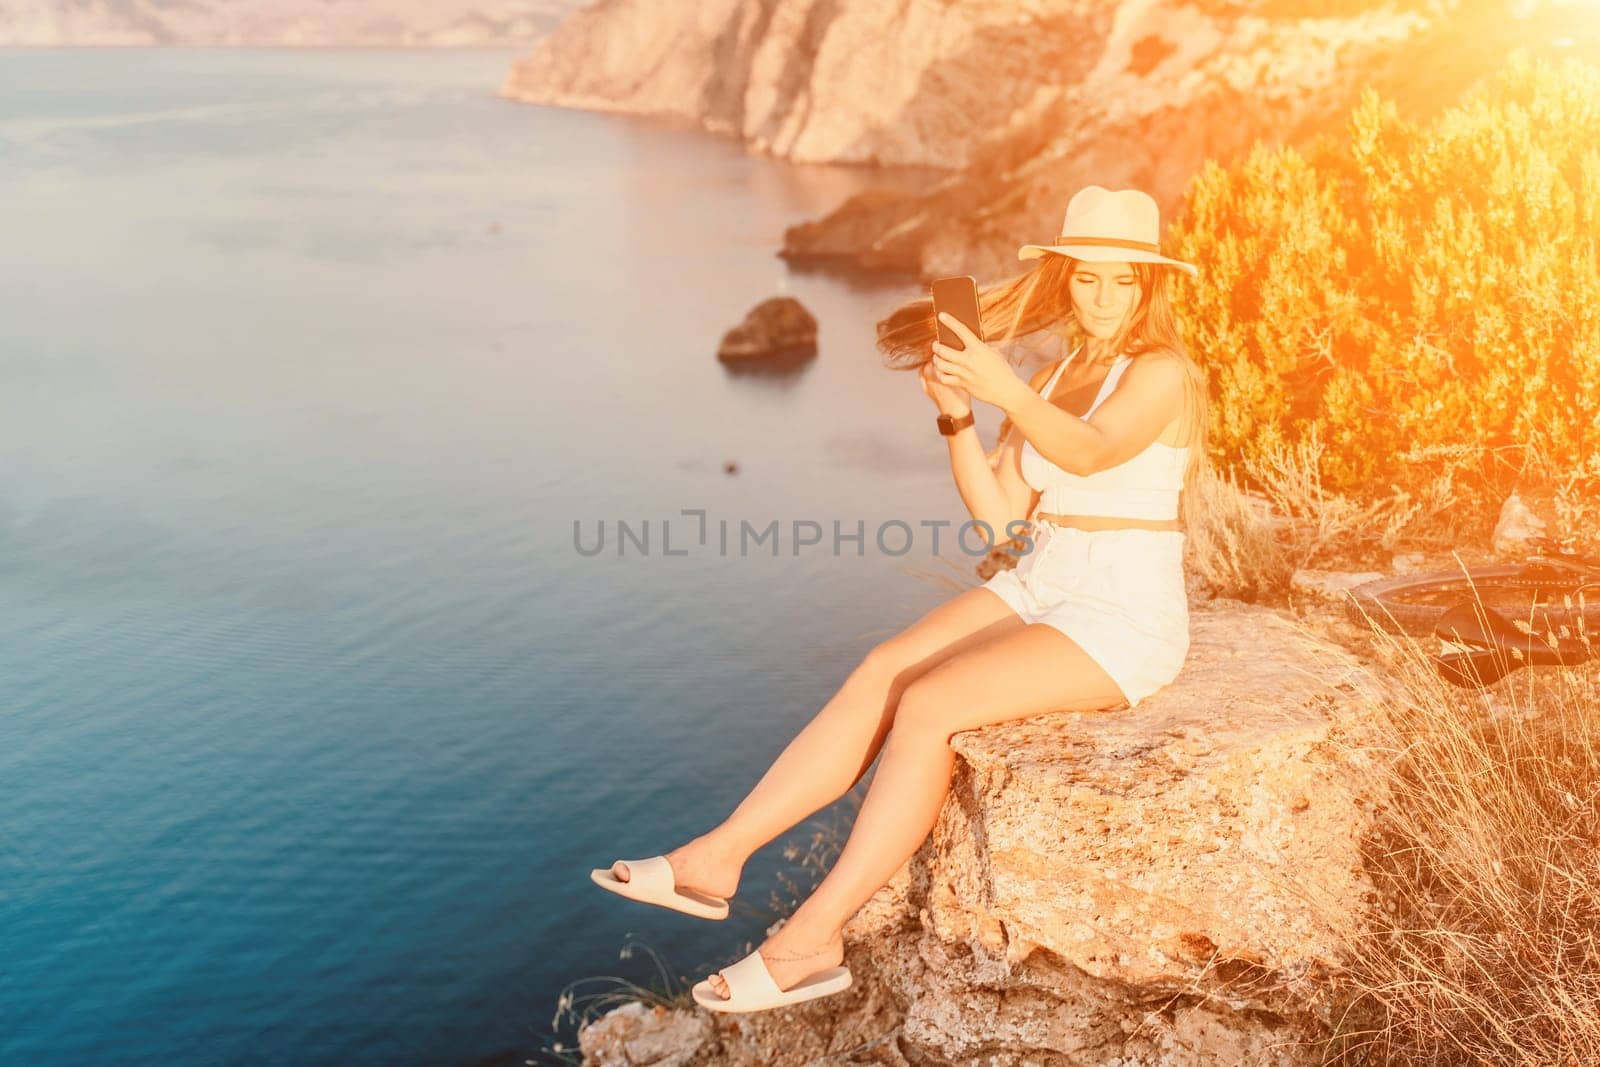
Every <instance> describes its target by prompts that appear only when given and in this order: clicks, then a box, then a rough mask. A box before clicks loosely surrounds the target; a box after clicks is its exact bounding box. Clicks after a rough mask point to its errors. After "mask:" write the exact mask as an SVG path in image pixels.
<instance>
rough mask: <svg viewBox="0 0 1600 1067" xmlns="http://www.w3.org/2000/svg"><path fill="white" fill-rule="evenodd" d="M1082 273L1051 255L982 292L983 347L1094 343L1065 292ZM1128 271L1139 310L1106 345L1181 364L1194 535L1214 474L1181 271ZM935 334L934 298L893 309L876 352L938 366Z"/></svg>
mask: <svg viewBox="0 0 1600 1067" xmlns="http://www.w3.org/2000/svg"><path fill="white" fill-rule="evenodd" d="M1077 266H1078V261H1077V260H1076V259H1073V258H1072V257H1070V256H1064V255H1060V254H1059V253H1048V254H1046V255H1044V256H1042V257H1040V259H1039V260H1038V261H1037V263H1036V265H1035V267H1034V269H1032V270H1029V271H1024V272H1023V273H1021V274H1019V275H1017V276H1016V277H1013V278H1009V279H1007V280H1005V281H1003V282H997V283H995V284H993V285H988V286H983V287H981V288H979V290H978V311H979V315H980V317H981V318H982V321H983V339H984V341H985V342H987V343H989V344H991V345H995V346H996V347H997V348H1002V350H1003V349H1004V346H1007V345H1010V344H1011V343H1012V341H1013V339H1014V338H1015V337H1017V336H1018V335H1021V336H1024V337H1026V336H1028V335H1029V334H1033V333H1037V332H1041V331H1043V332H1047V333H1051V334H1054V335H1056V336H1059V337H1061V338H1063V339H1064V340H1065V341H1066V343H1067V346H1068V347H1067V351H1071V350H1072V349H1073V348H1076V347H1077V346H1078V345H1079V344H1080V343H1084V344H1086V343H1087V342H1088V341H1089V340H1090V338H1089V335H1088V333H1087V332H1086V331H1085V330H1084V329H1083V326H1082V325H1081V324H1080V323H1079V322H1078V317H1077V315H1075V314H1073V310H1072V293H1071V291H1070V290H1069V289H1068V284H1067V283H1068V280H1069V279H1070V278H1071V277H1072V272H1073V271H1074V270H1076V269H1077ZM1129 266H1131V267H1132V268H1133V272H1134V274H1135V275H1136V276H1137V277H1138V279H1139V290H1140V291H1139V304H1138V306H1137V307H1135V308H1134V309H1133V312H1132V314H1130V315H1129V316H1128V317H1127V318H1126V319H1125V320H1124V321H1123V324H1122V326H1121V327H1120V328H1119V329H1118V331H1117V333H1116V335H1115V336H1113V337H1112V338H1111V339H1110V340H1109V341H1108V342H1107V344H1108V345H1109V347H1110V351H1113V352H1120V353H1125V354H1127V355H1129V356H1131V357H1134V358H1138V357H1139V356H1140V355H1143V354H1147V353H1151V352H1171V353H1173V354H1174V355H1176V356H1177V357H1178V358H1179V359H1180V360H1181V361H1182V364H1183V367H1184V370H1185V372H1186V373H1185V374H1184V412H1183V413H1184V414H1185V415H1192V416H1193V417H1192V418H1191V419H1190V423H1189V425H1190V433H1189V440H1188V441H1187V442H1186V444H1187V445H1188V446H1189V460H1188V463H1187V464H1186V465H1185V466H1184V473H1183V493H1182V503H1181V505H1180V507H1181V511H1182V515H1183V526H1184V529H1186V530H1193V529H1197V528H1198V526H1199V520H1200V515H1199V514H1198V509H1199V506H1200V500H1201V497H1202V494H1201V492H1199V483H1200V481H1201V479H1203V478H1206V477H1208V476H1210V475H1211V473H1212V471H1211V461H1210V457H1209V456H1208V455H1207V451H1206V447H1207V441H1208V439H1209V433H1208V429H1209V423H1210V409H1209V405H1208V403H1207V400H1206V395H1207V389H1206V375H1205V371H1204V370H1202V369H1201V367H1200V365H1199V364H1198V363H1196V362H1195V361H1194V358H1193V357H1191V356H1190V355H1189V350H1188V348H1187V346H1185V345H1184V343H1183V339H1182V337H1181V336H1180V335H1179V333H1178V319H1177V316H1176V314H1174V312H1173V310H1172V301H1171V299H1170V297H1169V296H1168V285H1169V279H1170V278H1171V276H1172V274H1173V272H1174V271H1175V270H1176V269H1177V268H1175V267H1169V266H1166V265H1164V264H1160V263H1131V264H1129ZM938 328H939V322H938V319H937V318H936V317H935V316H934V311H933V298H932V297H931V296H924V297H919V298H917V299H915V300H911V301H908V302H907V303H904V304H902V305H900V306H899V307H897V308H895V309H894V310H893V311H892V312H890V313H889V315H888V317H887V318H885V319H883V320H882V321H880V322H879V323H878V326H877V331H878V341H877V345H878V350H879V351H880V352H881V353H883V355H884V357H885V358H884V362H885V364H886V365H888V366H889V367H892V368H893V369H895V370H920V369H921V367H922V365H923V364H924V363H926V362H928V360H930V359H931V358H933V342H934V339H935V338H936V337H937V336H938ZM1010 429H1011V420H1010V419H1009V418H1007V419H1006V420H1005V421H1004V422H1002V423H1001V425H1000V432H999V435H998V440H997V443H996V445H995V449H994V451H993V452H991V453H990V462H991V463H992V462H993V461H994V459H995V455H996V453H998V451H999V449H1000V446H1001V444H1003V443H1004V442H1005V439H1006V434H1007V433H1008V432H1009V431H1010Z"/></svg>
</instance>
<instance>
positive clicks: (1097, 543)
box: [983, 523, 1189, 708]
mask: <svg viewBox="0 0 1600 1067" xmlns="http://www.w3.org/2000/svg"><path fill="white" fill-rule="evenodd" d="M1184 537H1185V534H1184V533H1183V531H1182V530H1141V529H1122V530H1080V529H1078V528H1077V527H1075V526H1055V525H1052V524H1049V523H1039V524H1037V525H1036V526H1035V527H1034V529H1033V548H1032V549H1031V551H1028V552H1025V553H1024V554H1023V555H1022V556H1021V558H1020V559H1018V560H1017V565H1016V567H1015V568H1014V569H1012V570H1006V571H1001V572H1000V573H998V574H996V575H995V576H994V577H993V578H990V579H989V580H988V581H987V582H985V583H983V587H984V588H985V589H991V590H993V591H994V592H995V594H996V595H997V596H999V597H1000V599H1001V600H1004V601H1005V602H1006V603H1007V604H1008V605H1009V606H1010V607H1011V609H1012V610H1013V611H1015V612H1016V613H1017V614H1018V615H1020V616H1022V618H1023V620H1024V621H1026V622H1030V623H1034V622H1042V623H1044V624H1045V625H1047V626H1053V627H1055V628H1056V629H1057V630H1060V631H1061V632H1062V633H1064V634H1066V635H1067V636H1068V637H1070V638H1072V639H1073V640H1074V641H1076V642H1077V643H1078V644H1079V645H1080V646H1082V648H1083V650H1084V651H1085V652H1087V653H1088V654H1089V656H1090V657H1091V658H1092V659H1093V660H1094V661H1095V662H1096V663H1098V664H1099V665H1100V666H1101V667H1102V668H1103V669H1104V670H1105V672H1106V673H1107V674H1109V675H1110V676H1111V678H1112V680H1113V681H1115V682H1116V683H1117V685H1118V687H1119V688H1121V690H1122V693H1123V696H1125V697H1126V698H1127V701H1128V706H1129V707H1130V708H1131V707H1137V706H1138V704H1139V702H1140V701H1141V700H1143V699H1144V698H1145V697H1147V696H1149V695H1150V694H1151V693H1154V692H1155V691H1156V690H1157V689H1160V688H1161V687H1163V686H1165V685H1167V684H1168V683H1169V682H1171V681H1172V680H1173V679H1174V678H1176V677H1177V676H1178V671H1179V670H1180V669H1181V668H1182V667H1183V661H1184V660H1185V659H1186V658H1187V657H1188V655H1189V598H1188V595H1187V593H1186V592H1185V590H1184V584H1183V542H1184Z"/></svg>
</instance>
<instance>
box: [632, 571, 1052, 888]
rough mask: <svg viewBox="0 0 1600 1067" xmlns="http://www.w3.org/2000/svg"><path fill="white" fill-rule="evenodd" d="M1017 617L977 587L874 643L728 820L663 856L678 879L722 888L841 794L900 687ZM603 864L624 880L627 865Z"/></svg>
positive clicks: (873, 743) (877, 740) (869, 757)
mask: <svg viewBox="0 0 1600 1067" xmlns="http://www.w3.org/2000/svg"><path fill="white" fill-rule="evenodd" d="M1023 625H1024V624H1023V622H1022V619H1021V618H1020V617H1019V616H1018V615H1017V614H1016V612H1014V611H1012V610H1011V608H1010V607H1009V606H1007V604H1006V603H1005V601H1003V600H1001V599H1000V598H999V597H998V596H996V595H995V594H994V593H992V592H990V591H989V590H987V589H984V588H982V587H979V588H977V589H969V590H967V591H966V592H964V593H961V594H960V595H958V596H956V597H953V598H951V599H950V600H947V601H945V602H944V603H943V604H940V605H939V606H938V607H936V608H934V609H933V610H932V611H930V612H928V613H927V614H926V615H924V616H923V617H922V618H921V619H919V620H917V621H916V622H915V623H912V624H911V625H910V626H909V627H907V628H906V629H905V630H904V631H902V632H901V633H899V634H897V635H896V636H894V637H891V638H889V639H888V640H886V641H884V642H883V643H882V644H880V645H878V646H877V647H875V648H874V649H873V650H872V651H871V652H869V653H867V655H866V657H865V658H864V659H863V660H862V661H861V664H860V666H858V667H857V668H856V669H855V670H854V671H852V672H851V673H850V676H849V677H848V678H846V679H845V682H844V684H843V685H842V686H841V687H840V688H839V691H838V692H837V693H835V694H834V696H833V698H832V699H831V700H829V701H828V703H827V704H826V705H824V706H823V708H822V710H821V711H819V712H818V713H817V715H816V716H815V717H814V718H813V719H812V720H811V722H810V723H808V724H807V725H806V727H805V728H804V729H802V730H801V731H800V733H799V734H798V735H797V736H796V737H795V738H794V740H793V741H790V742H789V745H788V747H787V748H785V749H784V750H783V752H782V753H781V754H780V755H779V756H778V758H777V760H776V761H775V762H774V763H773V764H772V766H771V767H770V768H769V769H768V770H767V772H766V774H765V775H763V776H762V778H761V780H760V781H759V782H757V783H756V785H755V787H754V788H753V789H752V790H751V791H750V793H749V795H748V796H746V797H745V798H744V800H743V801H742V802H740V804H739V806H738V807H737V808H735V809H734V811H733V813H732V814H731V815H729V816H728V817H727V819H725V820H724V821H723V822H722V823H721V824H720V825H719V826H717V827H716V828H714V829H712V830H710V831H708V832H707V833H704V834H702V835H700V836H699V837H697V838H695V839H694V840H692V841H690V842H688V843H687V844H685V845H683V846H681V847H679V848H676V849H673V850H672V851H671V852H668V853H667V854H666V856H667V861H668V862H669V863H670V864H671V865H672V869H673V875H674V878H675V880H676V882H677V884H678V885H679V886H682V887H687V888H690V889H698V890H700V891H701V892H704V893H711V894H713V895H715V896H719V897H727V896H731V895H732V894H733V893H734V892H735V891H736V890H737V889H738V886H739V877H740V873H741V871H742V870H743V869H744V865H745V861H746V860H748V859H749V858H750V856H751V854H752V853H754V852H755V851H756V849H758V848H760V847H761V846H762V845H764V844H766V843H767V842H768V841H771V840H772V839H773V838H775V837H777V836H778V835H779V834H781V833H783V832H784V831H785V830H787V829H789V828H790V827H791V826H793V825H795V824H796V823H798V822H799V821H800V820H802V819H804V818H805V817H806V816H808V815H811V814H813V813H814V812H816V811H819V810H820V809H822V808H823V807H825V806H827V805H828V804H831V803H833V802H834V801H835V800H838V799H839V798H840V797H842V796H844V794H845V793H847V792H849V790H850V788H851V787H852V786H854V785H855V784H856V782H857V781H859V780H860V779H861V776H862V775H863V774H865V773H866V771H867V768H869V767H871V766H872V761H873V760H874V759H875V758H876V757H877V755H878V750H879V748H880V747H881V746H882V744H883V739H884V736H885V735H886V734H887V733H888V732H889V727H890V725H891V724H892V723H893V721H894V714H895V707H896V705H897V704H898V703H899V700H900V695H901V693H902V692H904V690H905V689H906V687H907V686H909V685H910V684H911V683H912V682H914V681H915V680H916V679H917V678H919V677H921V676H922V675H923V674H925V673H927V672H928V671H929V670H932V669H933V668H934V667H936V666H938V665H939V664H940V663H943V662H944V661H946V660H948V659H949V658H950V657H952V656H955V655H957V654H959V653H961V652H962V651H964V650H965V649H968V648H973V647H976V646H977V645H980V644H982V643H984V642H986V641H990V640H993V639H994V638H995V637H997V636H999V635H1002V634H1005V633H1010V632H1014V631H1016V630H1019V629H1021V628H1022V626H1023ZM612 870H613V871H614V872H615V873H616V876H617V877H618V878H620V879H622V880H624V881H626V880H627V865H626V864H623V863H621V862H618V863H617V864H615V865H614V866H613V868H612Z"/></svg>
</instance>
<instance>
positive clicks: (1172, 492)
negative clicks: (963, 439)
mask: <svg viewBox="0 0 1600 1067" xmlns="http://www.w3.org/2000/svg"><path fill="white" fill-rule="evenodd" d="M1079 351H1081V349H1079ZM1077 354H1078V353H1077V352H1073V353H1072V354H1071V355H1069V356H1067V357H1066V358H1065V359H1063V360H1062V361H1061V366H1059V367H1057V368H1056V372H1055V373H1054V374H1052V375H1051V376H1050V380H1049V381H1048V382H1046V383H1045V386H1044V389H1043V390H1042V391H1041V394H1040V395H1042V396H1044V397H1046V398H1047V399H1048V398H1049V396H1050V391H1051V390H1052V389H1054V388H1055V385H1056V382H1057V381H1059V380H1060V378H1061V372H1062V371H1064V370H1066V369H1067V364H1068V363H1070V362H1071V361H1072V360H1073V358H1074V357H1075V356H1077ZM1130 362H1132V357H1131V356H1120V357H1118V359H1117V362H1116V363H1115V364H1114V365H1113V366H1112V368H1111V370H1110V371H1109V372H1108V373H1107V374H1106V377H1105V381H1103V382H1102V383H1101V384H1100V392H1099V393H1098V394H1096V396H1095V398H1094V403H1092V404H1090V405H1089V410H1088V411H1086V412H1085V413H1084V414H1083V415H1081V416H1078V417H1079V418H1083V419H1087V418H1088V417H1089V416H1090V415H1093V414H1094V411H1095V408H1097V407H1099V406H1100V404H1101V402H1102V401H1103V400H1105V398H1106V397H1107V396H1109V395H1110V394H1111V390H1112V389H1113V388H1115V386H1116V383H1117V379H1118V378H1120V377H1121V376H1122V372H1123V371H1124V370H1126V369H1127V366H1128V364H1129V363H1130ZM1188 460H1189V449H1188V448H1187V447H1179V446H1177V445H1167V444H1162V443H1161V442H1160V441H1152V442H1151V443H1150V446H1149V447H1148V448H1146V449H1145V450H1144V451H1143V452H1140V453H1139V454H1138V455H1136V456H1134V457H1133V458H1131V459H1128V460H1126V461H1124V462H1122V463H1119V464H1117V465H1116V466H1115V467H1107V468H1106V469H1105V470H1103V471H1096V472H1095V473H1094V474H1091V475H1089V476H1087V477H1084V476H1082V475H1077V474H1072V473H1070V472H1068V471H1065V470H1062V469H1061V468H1060V467H1058V466H1056V465H1055V464H1054V463H1051V462H1050V461H1049V460H1047V459H1045V458H1044V456H1042V455H1040V453H1039V450H1038V449H1036V448H1034V447H1033V442H1032V441H1024V442H1023V445H1022V456H1021V463H1022V478H1023V481H1025V482H1027V483H1028V484H1029V485H1030V486H1032V487H1033V489H1035V490H1036V491H1037V492H1038V493H1039V494H1040V496H1039V507H1038V510H1039V511H1044V512H1053V513H1056V514H1061V515H1106V516H1111V517H1115V518H1125V519H1175V518H1177V517H1178V491H1179V490H1180V489H1182V488H1183V470H1184V467H1185V465H1186V464H1187V463H1188Z"/></svg>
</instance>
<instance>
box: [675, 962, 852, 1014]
mask: <svg viewBox="0 0 1600 1067" xmlns="http://www.w3.org/2000/svg"><path fill="white" fill-rule="evenodd" d="M722 979H723V981H725V982H727V983H728V993H729V994H730V996H729V997H728V999H727V1000H723V999H722V998H721V997H719V996H718V995H717V991H716V990H715V989H713V988H712V987H711V979H710V978H707V979H705V980H704V981H702V982H696V983H695V986H694V990H693V992H694V1000H695V1003H696V1004H699V1005H700V1006H701V1007H702V1008H708V1009H710V1010H711V1011H726V1012H741V1013H742V1012H750V1011H766V1010H767V1009H768V1008H782V1007H785V1006H786V1005H789V1004H799V1003H802V1002H803V1001H807V1000H816V999H817V998H818V997H826V996H829V995H831V994H833V993H842V992H844V991H845V990H846V989H849V988H850V982H851V980H852V979H851V975H850V968H848V967H845V966H842V965H841V966H838V967H829V968H828V969H827V970H825V971H818V972H817V973H816V974H813V975H811V976H809V977H807V978H806V979H804V980H803V981H801V982H800V984H799V985H797V986H795V987H794V988H793V989H790V990H787V991H785V990H782V989H779V988H778V983H777V982H775V981H773V979H772V972H771V971H769V970H768V969H767V961H766V960H765V959H763V958H762V956H761V950H760V949H756V950H755V951H754V952H752V953H750V955H748V956H746V957H745V958H744V959H742V960H740V961H739V962H738V963H735V964H734V965H733V966H731V967H724V968H723V969H722Z"/></svg>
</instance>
